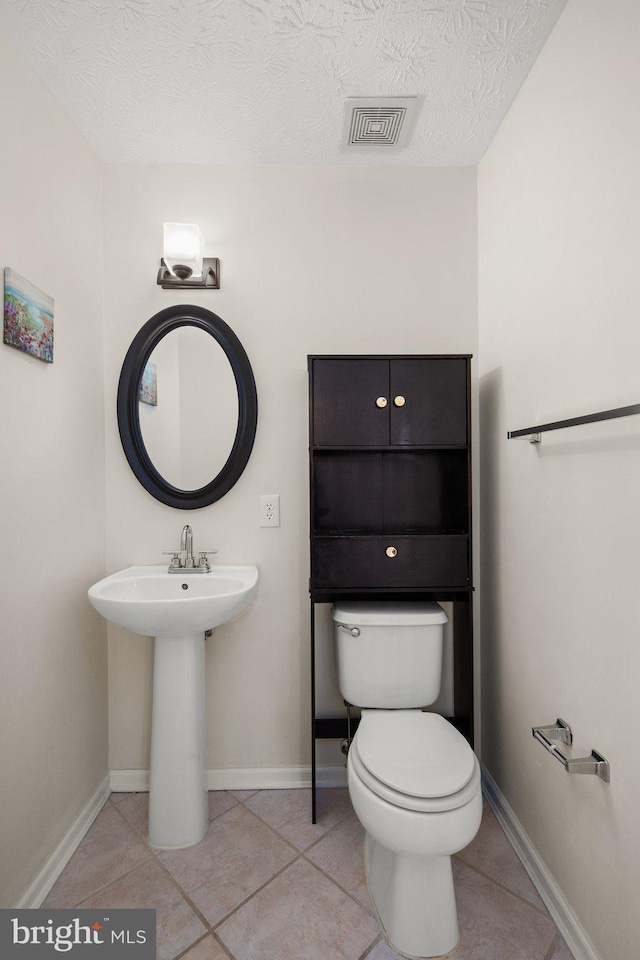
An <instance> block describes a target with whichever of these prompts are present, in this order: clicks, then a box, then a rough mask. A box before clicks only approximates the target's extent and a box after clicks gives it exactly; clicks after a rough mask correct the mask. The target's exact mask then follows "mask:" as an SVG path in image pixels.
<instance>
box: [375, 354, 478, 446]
mask: <svg viewBox="0 0 640 960" xmlns="http://www.w3.org/2000/svg"><path fill="white" fill-rule="evenodd" d="M390 383H391V393H390V403H389V406H390V410H391V443H392V444H416V445H419V444H445V445H446V444H456V445H464V444H466V443H467V363H466V360H464V359H460V358H457V357H451V358H449V357H437V358H435V357H434V358H418V357H416V358H414V359H406V360H392V361H391V381H390Z"/></svg>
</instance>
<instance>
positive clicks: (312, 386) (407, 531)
mask: <svg viewBox="0 0 640 960" xmlns="http://www.w3.org/2000/svg"><path fill="white" fill-rule="evenodd" d="M470 361H471V357H470V356H467V355H465V356H433V355H429V356H384V357H381V356H375V357H371V356H363V357H358V356H349V357H345V356H335V357H334V356H331V357H329V356H311V357H309V358H308V367H309V409H310V426H309V457H310V487H311V489H310V494H311V504H310V505H311V531H310V540H311V578H310V583H309V590H310V596H311V635H312V673H313V672H314V670H315V604H316V603H319V602H330V601H332V600H335V599H338V598H342V599H346V598H348V599H370V598H373V597H376V598H378V599H397V598H400V597H402V598H405V599H415V600H425V599H436V600H437V599H441V600H452V601H453V603H454V645H455V649H454V670H455V677H454V707H455V709H454V712H455V716H454V717H452V718H450V719H452V720H453V722H454V723H456V725H457V726H458V727H459V728H460V729H461V730H462V731H463V732H464V733H465V734H466V735H467V736H468V737H469V739H472V700H473V698H472V676H473V670H472V661H471V655H472V640H471V634H472V629H471V624H472V613H471V597H472V572H471V556H472V555H471V436H470ZM314 676H315V674H314ZM312 685H313V689H312V723H313V732H312V741H313V742H312V785H313V819H314V822H315V741H316V738H322V737H340V736H344V735H346V725H345V730H344V733H341V731H342V725H341V724H342V723H344V721H340V720H338V719H335V720H326V719H323V720H320V719H319V718H317V717H316V716H315V682H313V684H312Z"/></svg>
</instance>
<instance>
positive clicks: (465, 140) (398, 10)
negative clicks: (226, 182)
mask: <svg viewBox="0 0 640 960" xmlns="http://www.w3.org/2000/svg"><path fill="white" fill-rule="evenodd" d="M565 3H566V0H0V14H1V17H2V19H1V20H0V23H1V24H2V31H3V33H4V34H5V36H6V37H7V39H8V40H9V42H10V43H11V44H12V45H13V46H14V48H15V49H16V50H17V51H18V53H19V54H20V55H21V56H22V58H23V59H24V60H25V61H26V62H27V63H28V64H29V65H30V66H31V67H33V69H34V70H35V71H36V72H37V73H38V74H39V75H40V76H41V77H42V78H43V79H44V81H45V82H46V84H47V85H48V86H49V87H50V89H51V90H52V92H53V94H54V96H55V97H56V99H57V100H58V101H59V102H60V103H61V104H62V106H63V107H64V109H65V110H66V112H67V113H68V114H69V115H70V117H71V118H72V120H73V121H74V122H75V124H76V125H77V126H78V127H79V129H80V130H81V131H82V133H83V134H84V136H85V137H86V139H87V141H88V142H89V144H90V145H91V146H92V148H93V149H94V151H95V153H96V154H97V155H98V157H100V158H101V159H102V160H106V161H120V162H137V161H146V162H159V163H296V164H297V163H323V164H331V163H359V164H361V163H391V164H414V165H423V164H475V163H477V162H478V161H479V160H480V158H481V157H482V155H483V153H484V151H485V149H486V147H487V146H488V144H489V142H490V141H491V138H492V136H493V134H494V133H495V131H496V129H497V127H498V126H499V124H500V121H501V119H502V117H503V116H504V114H505V112H506V110H507V109H508V107H509V104H510V103H511V101H512V100H513V97H514V96H515V94H516V93H517V91H518V89H519V87H520V85H521V83H522V81H523V79H524V77H525V76H526V74H527V72H528V71H529V69H530V68H531V65H532V64H533V62H534V60H535V58H536V56H537V55H538V53H539V51H540V49H541V47H542V45H543V43H544V41H545V39H546V38H547V36H548V35H549V33H550V32H551V30H552V28H553V26H554V24H555V22H556V20H557V18H558V16H559V14H560V12H561V11H562V8H563V7H564V5H565ZM8 93H9V91H5V93H4V95H5V96H6V95H7V94H8ZM401 95H402V96H408V95H411V96H415V95H417V96H418V97H419V98H420V104H419V114H418V118H417V122H416V126H415V130H414V133H413V137H412V139H411V142H410V144H409V146H408V147H407V148H406V149H404V150H402V151H400V152H397V153H388V154H387V153H384V152H383V151H380V150H379V149H374V150H373V151H372V153H371V154H368V153H364V154H363V153H362V151H358V152H354V153H349V152H348V150H345V149H344V148H342V147H341V141H342V124H343V111H344V101H345V99H346V98H347V97H353V96H401Z"/></svg>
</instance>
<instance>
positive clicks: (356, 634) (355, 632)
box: [338, 623, 360, 637]
mask: <svg viewBox="0 0 640 960" xmlns="http://www.w3.org/2000/svg"><path fill="white" fill-rule="evenodd" d="M338 629H339V630H346V631H347V633H350V634H351V636H352V637H359V636H360V631H359V630H358V628H357V627H348V626H347V625H346V623H339V624H338Z"/></svg>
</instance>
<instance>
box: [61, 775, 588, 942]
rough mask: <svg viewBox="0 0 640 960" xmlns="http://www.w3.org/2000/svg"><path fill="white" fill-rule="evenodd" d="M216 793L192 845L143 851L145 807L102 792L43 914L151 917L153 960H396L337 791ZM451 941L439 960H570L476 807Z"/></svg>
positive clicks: (504, 844)
mask: <svg viewBox="0 0 640 960" xmlns="http://www.w3.org/2000/svg"><path fill="white" fill-rule="evenodd" d="M310 808H311V799H310V791H308V790H260V791H216V792H212V793H210V794H209V811H210V821H211V822H210V824H209V829H208V831H207V834H206V836H205V838H204V840H202V842H201V843H199V844H197V845H196V846H195V847H191V848H189V849H186V850H164V851H155V850H153V849H152V848H151V847H149V846H148V844H147V843H146V839H145V835H146V820H147V794H146V793H114V794H112V795H111V797H110V798H109V800H108V801H107V803H106V804H105V806H104V807H103V809H102V810H101V812H100V814H99V815H98V817H97V818H96V820H95V822H94V823H93V826H92V827H91V829H90V830H89V832H88V833H87V835H86V837H85V838H84V839H83V841H82V843H81V844H80V846H79V847H78V849H77V850H76V852H75V853H74V855H73V857H72V858H71V860H70V861H69V863H68V864H67V866H66V868H65V870H64V872H63V873H62V875H61V876H60V878H59V879H58V881H57V882H56V884H55V885H54V887H53V888H52V889H51V891H50V893H49V895H48V896H47V898H46V900H45V902H44V904H43V906H45V907H50V908H55V907H99V908H101V909H102V908H105V909H106V908H111V909H116V908H118V907H150V908H155V910H156V911H157V935H158V951H157V956H158V960H174V958H178V957H179V958H182V957H184V958H185V960H229V958H232V960H398V954H396V953H395V952H394V951H393V950H392V949H391V948H390V947H389V946H388V944H387V943H386V941H385V939H384V936H383V935H382V932H381V930H380V927H379V925H378V922H377V919H376V917H375V913H374V910H373V907H372V904H371V901H370V899H369V895H368V892H367V886H366V882H365V878H364V870H363V856H362V844H363V837H364V834H363V831H362V828H361V826H360V824H359V822H358V820H357V819H356V817H355V815H354V813H353V811H352V809H351V805H350V802H349V796H348V793H347V791H346V789H324V790H320V791H319V800H318V823H317V824H315V825H313V824H312V823H311V822H310ZM454 876H455V882H456V895H457V901H458V913H459V918H460V928H461V938H460V942H459V944H458V947H457V948H456V950H455V951H454V952H453V953H452V954H450V957H451V960H571V954H570V952H569V950H568V949H567V947H566V944H565V943H564V941H563V940H562V938H561V937H560V934H559V933H558V932H557V930H556V928H555V926H554V924H553V921H552V920H551V918H550V917H549V915H548V913H547V912H546V910H545V907H544V905H543V903H542V901H541V900H540V898H539V897H538V894H537V892H536V890H535V888H534V887H533V885H532V884H531V881H530V880H529V878H528V876H527V874H526V873H525V871H524V869H523V867H522V865H521V863H520V861H519V860H518V858H517V856H516V855H515V853H514V851H513V849H512V848H511V846H510V844H509V843H508V841H507V839H506V838H505V836H504V834H503V833H502V830H501V828H500V827H499V825H498V823H497V821H496V819H495V817H494V815H493V813H492V812H491V810H490V809H489V808H488V807H487V806H486V805H485V812H484V817H483V821H482V826H481V828H480V831H479V833H478V836H477V837H476V839H475V840H474V842H473V843H472V844H471V845H470V846H469V847H467V848H466V850H463V851H462V852H461V853H460V854H459V855H458V856H456V857H454Z"/></svg>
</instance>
